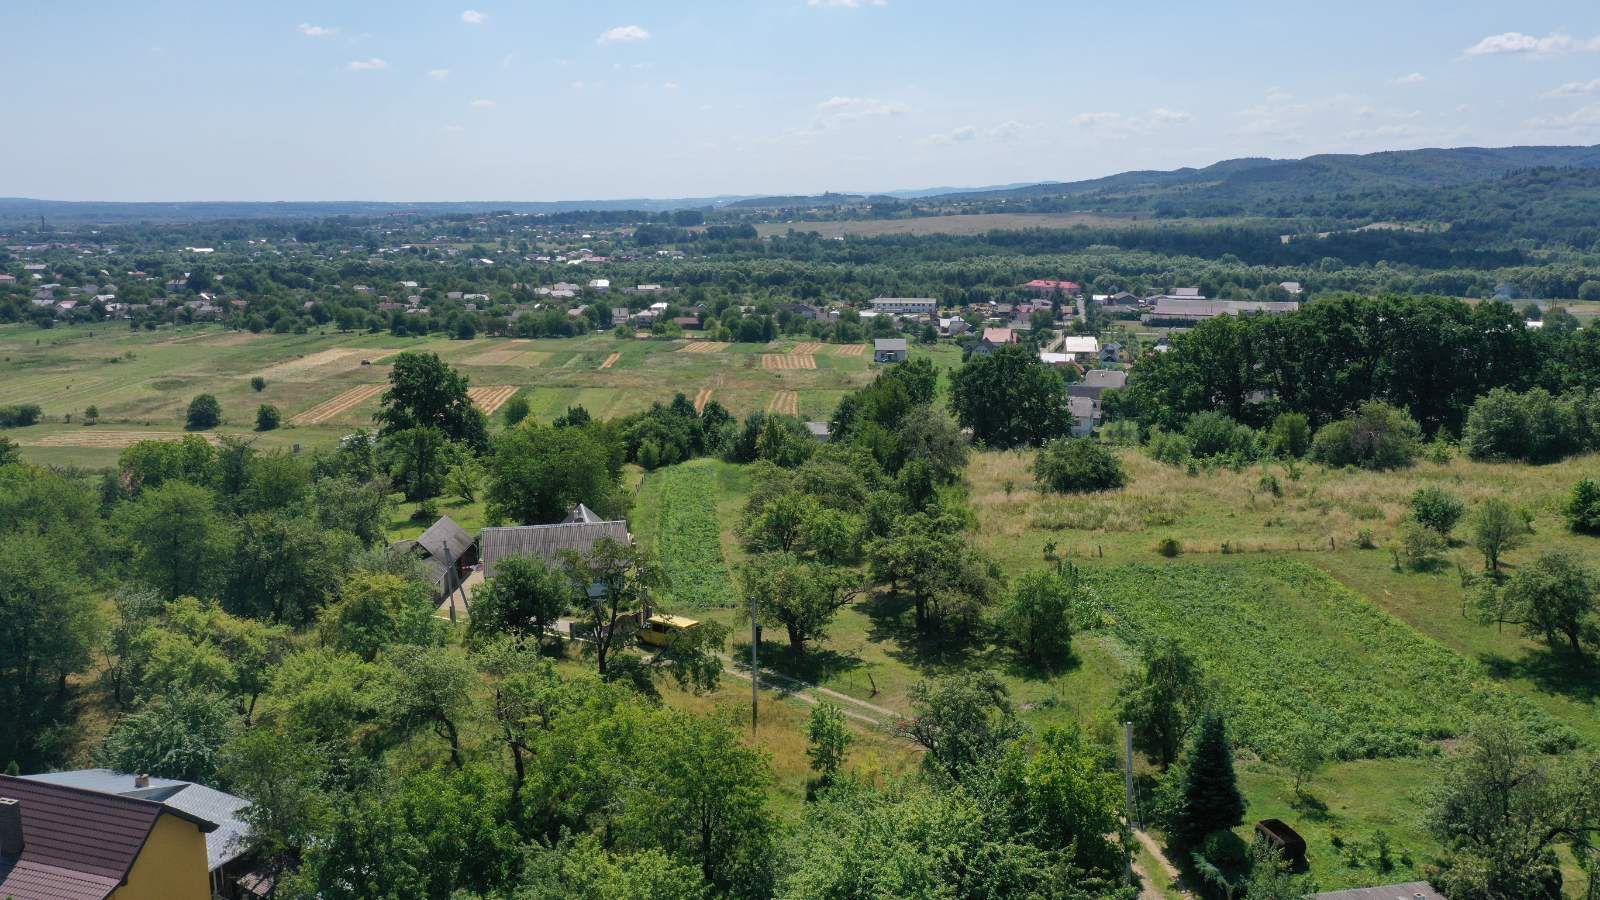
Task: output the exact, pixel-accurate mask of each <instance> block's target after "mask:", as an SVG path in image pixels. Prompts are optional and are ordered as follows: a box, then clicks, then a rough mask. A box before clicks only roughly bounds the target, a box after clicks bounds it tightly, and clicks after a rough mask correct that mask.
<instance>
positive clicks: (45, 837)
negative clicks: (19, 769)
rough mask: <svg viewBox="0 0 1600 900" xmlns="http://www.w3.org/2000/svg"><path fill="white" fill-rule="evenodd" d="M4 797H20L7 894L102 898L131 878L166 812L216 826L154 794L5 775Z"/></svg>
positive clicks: (0, 791) (21, 899)
mask: <svg viewBox="0 0 1600 900" xmlns="http://www.w3.org/2000/svg"><path fill="white" fill-rule="evenodd" d="M0 797H9V798H11V799H13V800H18V801H20V802H21V803H22V841H23V847H22V855H21V857H19V858H17V859H8V860H5V861H4V862H0V897H6V898H8V900H10V898H14V900H84V898H92V900H100V898H103V897H105V896H106V895H107V894H109V893H110V892H111V891H112V890H114V889H115V888H116V887H117V886H118V885H119V884H121V883H122V880H123V879H124V878H126V877H127V875H128V870H129V869H131V868H132V867H133V862H134V860H135V859H137V858H138V856H139V851H140V850H141V849H143V847H144V842H145V839H146V838H147V837H149V835H150V829H151V828H154V827H155V824H156V819H157V818H159V817H160V816H161V814H162V813H163V812H170V813H171V814H173V815H177V816H179V817H180V818H184V819H188V820H189V821H191V822H194V823H195V824H197V825H199V826H200V829H201V830H202V831H207V832H209V831H211V830H213V829H214V828H216V826H215V825H214V824H212V823H210V822H207V821H205V820H203V819H200V818H199V817H196V816H192V815H189V814H186V813H183V812H181V811H178V810H169V809H168V808H167V807H165V806H162V805H161V804H160V803H156V802H153V801H150V800H136V799H134V798H131V797H118V796H116V795H113V794H102V793H99V792H97V791H89V790H83V789H81V788H73V787H65V786H63V785H58V784H47V783H45V782H40V781H29V780H26V779H22V778H12V777H10V776H5V775H0Z"/></svg>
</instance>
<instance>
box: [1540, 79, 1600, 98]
mask: <svg viewBox="0 0 1600 900" xmlns="http://www.w3.org/2000/svg"><path fill="white" fill-rule="evenodd" d="M1589 94H1600V78H1596V79H1595V80H1593V81H1569V82H1567V83H1566V84H1563V85H1562V86H1560V87H1558V88H1556V89H1555V90H1553V91H1551V92H1550V93H1548V94H1545V96H1546V97H1584V96H1587V95H1589Z"/></svg>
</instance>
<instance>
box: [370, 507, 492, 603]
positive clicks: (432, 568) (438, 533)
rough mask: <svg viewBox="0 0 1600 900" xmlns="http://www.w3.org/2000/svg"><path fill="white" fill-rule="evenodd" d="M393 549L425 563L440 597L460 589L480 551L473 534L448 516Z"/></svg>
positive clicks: (395, 544) (441, 517)
mask: <svg viewBox="0 0 1600 900" xmlns="http://www.w3.org/2000/svg"><path fill="white" fill-rule="evenodd" d="M391 549H393V550H396V551H398V552H401V553H409V554H410V555H412V556H415V557H416V558H417V559H419V560H421V561H422V564H423V567H424V568H425V569H426V570H427V572H428V578H429V580H431V581H432V582H433V588H434V595H435V596H437V597H444V596H446V595H449V594H453V593H454V592H455V591H456V589H457V588H458V587H460V586H461V583H462V573H463V572H466V571H468V570H470V569H471V568H472V564H473V563H474V562H476V560H477V550H478V548H477V543H476V542H475V541H474V540H473V539H472V535H470V534H468V533H467V530H466V529H465V528H462V527H461V526H460V525H457V524H456V523H455V520H454V519H451V518H450V517H449V516H440V517H439V520H438V521H437V522H434V523H433V524H432V525H429V526H428V530H427V531H424V532H423V533H422V534H420V535H418V537H417V539H416V540H414V541H398V542H396V543H394V544H393V545H391Z"/></svg>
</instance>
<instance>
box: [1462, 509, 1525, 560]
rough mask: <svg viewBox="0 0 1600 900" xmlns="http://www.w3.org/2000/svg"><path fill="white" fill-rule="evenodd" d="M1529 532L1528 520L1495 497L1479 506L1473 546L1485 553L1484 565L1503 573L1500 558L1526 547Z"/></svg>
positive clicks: (1474, 525) (1474, 521) (1473, 528)
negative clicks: (1523, 546)
mask: <svg viewBox="0 0 1600 900" xmlns="http://www.w3.org/2000/svg"><path fill="white" fill-rule="evenodd" d="M1527 534H1528V523H1527V522H1525V521H1523V518H1522V516H1520V515H1518V513H1517V511H1516V510H1514V509H1512V508H1511V504H1509V503H1507V502H1505V501H1504V500H1501V499H1499V498H1494V499H1490V500H1485V501H1484V502H1483V505H1482V506H1480V507H1478V514H1477V515H1476V516H1475V517H1474V518H1473V522H1472V545H1473V546H1474V547H1477V548H1478V552H1480V553H1482V554H1483V567H1484V568H1485V569H1487V570H1488V571H1489V572H1491V573H1494V574H1496V575H1498V574H1499V573H1500V558H1501V557H1502V556H1504V555H1505V554H1506V553H1508V552H1510V551H1512V550H1515V549H1516V548H1518V547H1520V546H1522V542H1523V541H1524V540H1525V538H1526V536H1527Z"/></svg>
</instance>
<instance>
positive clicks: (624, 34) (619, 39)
mask: <svg viewBox="0 0 1600 900" xmlns="http://www.w3.org/2000/svg"><path fill="white" fill-rule="evenodd" d="M648 40H650V32H648V31H645V30H644V29H643V28H640V27H639V26H638V25H618V26H617V27H615V28H612V29H610V30H609V31H607V32H605V33H604V34H602V35H600V37H599V38H598V39H597V40H596V41H595V43H597V44H634V43H638V42H639V41H648Z"/></svg>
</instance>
